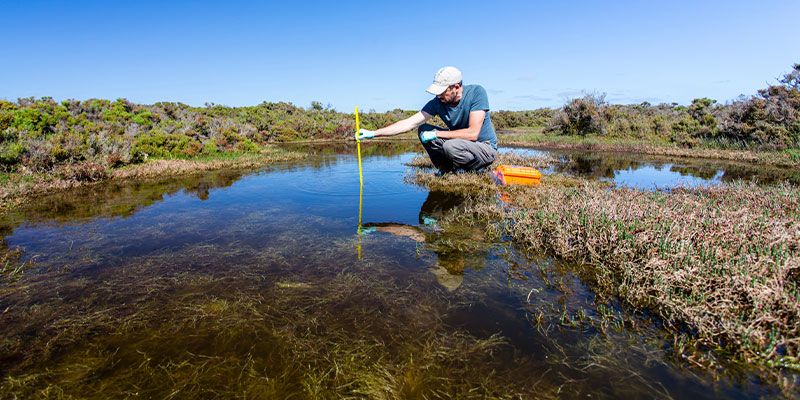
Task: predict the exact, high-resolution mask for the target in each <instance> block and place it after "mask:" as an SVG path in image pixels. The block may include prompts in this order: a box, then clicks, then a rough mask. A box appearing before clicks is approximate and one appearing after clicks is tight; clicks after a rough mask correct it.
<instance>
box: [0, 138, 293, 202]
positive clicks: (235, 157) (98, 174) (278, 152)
mask: <svg viewBox="0 0 800 400" xmlns="http://www.w3.org/2000/svg"><path fill="white" fill-rule="evenodd" d="M303 157H305V155H304V154H303V153H299V152H293V151H287V150H284V149H280V148H278V147H276V146H272V145H266V146H263V147H262V148H261V149H260V150H259V152H256V153H237V152H230V153H216V154H213V155H206V156H197V157H193V158H184V159H177V158H172V159H167V158H160V159H149V160H147V161H145V162H142V163H138V164H132V165H127V166H122V167H117V168H112V167H109V166H107V165H102V164H98V163H93V162H82V163H76V164H67V165H61V166H58V167H56V168H53V169H51V170H48V171H41V172H35V171H19V172H11V173H3V174H0V211H2V210H6V209H8V208H9V207H13V206H14V205H15V204H17V203H19V202H21V201H24V200H26V199H30V198H31V197H33V196H39V195H44V194H48V193H53V192H56V191H59V190H64V189H69V188H76V187H80V186H87V185H93V184H96V183H98V182H102V181H107V180H125V179H152V178H160V177H169V176H178V175H187V174H193V173H198V172H202V171H211V170H218V169H236V168H256V167H260V166H264V165H269V164H272V163H277V162H282V161H291V160H298V159H300V158H303Z"/></svg>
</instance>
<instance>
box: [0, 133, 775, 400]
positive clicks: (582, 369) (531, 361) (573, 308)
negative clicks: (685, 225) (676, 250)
mask: <svg viewBox="0 0 800 400" xmlns="http://www.w3.org/2000/svg"><path fill="white" fill-rule="evenodd" d="M345 150H347V149H345ZM370 151H371V152H370V153H369V154H371V155H370V156H368V157H367V158H365V160H364V179H365V187H364V195H363V210H362V219H363V224H362V228H361V229H362V231H363V230H366V232H362V234H360V235H359V234H357V231H359V228H358V200H359V199H358V197H359V186H358V175H357V171H358V169H357V166H356V160H355V158H354V157H352V155H347V154H336V153H337V152H336V151H331V152H330V153H332V154H323V155H319V156H316V157H314V158H313V159H312V160H310V161H305V162H304V163H302V164H293V165H283V166H278V167H271V168H269V169H266V170H263V171H254V172H251V173H242V172H236V173H233V172H224V171H223V172H215V173H209V174H206V175H203V176H196V177H193V178H191V179H185V180H167V181H161V182H157V181H150V182H140V183H131V184H126V185H116V184H106V185H104V186H99V187H93V188H84V189H81V190H79V191H74V192H68V193H62V194H59V195H57V196H52V197H48V198H43V199H40V200H37V201H36V202H32V203H31V204H28V205H26V206H25V208H24V209H22V210H19V211H18V212H16V213H15V214H13V215H7V216H6V218H5V221H4V224H3V228H2V232H3V235H4V239H3V243H2V246H3V250H2V251H3V254H4V257H5V260H6V261H5V262H6V265H7V266H11V265H17V266H22V268H21V269H20V270H19V271H17V272H16V273H14V274H6V276H5V277H4V281H3V283H2V286H0V313H1V314H0V324H1V325H2V327H3V331H2V334H1V336H0V376H2V381H0V398H14V397H17V398H122V397H126V398H127V397H130V398H233V397H243V398H298V399H305V398H339V397H362V398H420V399H421V398H428V399H430V398H534V397H535V398H577V397H588V396H591V397H592V398H716V397H728V398H752V397H759V396H764V395H766V396H770V395H779V394H780V393H781V392H780V389H779V388H778V387H777V386H774V385H772V384H768V383H763V382H761V381H760V380H759V379H758V378H757V377H755V375H753V374H751V373H749V372H748V371H744V370H738V369H736V368H730V369H728V370H726V371H704V370H700V369H698V368H695V367H693V366H692V365H691V364H690V363H688V362H687V361H686V360H683V359H682V358H681V357H680V356H679V355H675V354H673V353H672V351H671V343H670V341H669V340H667V339H666V338H667V336H666V334H665V333H664V332H663V331H662V330H660V328H659V327H658V322H657V321H653V320H652V319H649V318H648V317H647V315H643V314H641V313H638V314H637V313H632V312H629V311H627V310H625V309H624V308H623V307H620V306H619V305H618V304H616V303H615V301H614V300H613V299H598V298H596V297H595V295H594V294H593V293H592V291H591V290H590V289H589V288H588V287H587V286H586V285H585V284H584V283H583V282H581V280H580V279H579V278H578V276H579V275H580V267H578V266H574V265H566V264H563V263H560V262H558V261H557V260H552V259H550V258H548V257H546V256H541V255H535V254H522V253H521V252H519V251H518V250H516V249H515V248H514V247H513V246H511V245H510V244H509V243H507V242H505V241H504V240H503V238H502V237H495V236H494V235H493V234H492V232H493V229H492V227H491V226H490V225H487V224H485V223H480V222H473V223H469V224H462V225H459V224H455V223H448V222H447V221H449V220H450V218H449V216H452V214H453V213H458V212H459V210H460V208H459V206H460V205H462V203H463V202H464V201H465V200H464V199H461V198H454V197H452V196H449V195H446V194H443V193H437V192H430V193H429V192H427V191H425V190H423V189H421V188H419V187H414V186H411V185H408V184H406V183H404V182H403V176H404V174H405V173H406V171H407V170H408V168H409V167H407V166H405V165H404V163H405V162H408V161H409V160H410V159H411V158H412V157H413V156H414V154H411V153H408V152H406V150H405V149H397V148H390V149H388V150H387V149H384V150H381V149H380V148H377V149H371V150H370ZM351 154H352V153H351ZM370 228H371V229H370Z"/></svg>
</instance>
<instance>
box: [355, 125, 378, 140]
mask: <svg viewBox="0 0 800 400" xmlns="http://www.w3.org/2000/svg"><path fill="white" fill-rule="evenodd" d="M374 137H375V131H370V130H367V129H364V128H361V129H359V130H358V134H356V140H365V139H372V138H374Z"/></svg>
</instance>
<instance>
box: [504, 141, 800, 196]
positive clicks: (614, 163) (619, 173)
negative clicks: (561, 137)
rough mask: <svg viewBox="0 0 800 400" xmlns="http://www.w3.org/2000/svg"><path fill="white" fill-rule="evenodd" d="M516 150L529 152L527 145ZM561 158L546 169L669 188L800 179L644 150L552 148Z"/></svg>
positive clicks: (768, 169)
mask: <svg viewBox="0 0 800 400" xmlns="http://www.w3.org/2000/svg"><path fill="white" fill-rule="evenodd" d="M515 151H521V152H525V150H523V149H515ZM551 154H552V155H554V156H556V157H557V158H558V160H559V162H557V163H556V164H555V165H553V166H552V168H551V169H549V170H547V171H545V172H549V173H552V172H557V173H564V174H570V175H578V176H583V177H588V178H592V179H600V180H606V181H610V182H613V183H615V184H616V185H618V186H628V187H635V188H640V189H647V190H652V189H656V188H658V189H668V188H673V187H676V186H697V185H714V184H719V183H720V182H734V181H740V180H744V181H749V180H757V181H758V182H760V183H766V184H773V183H780V182H792V183H800V171H795V170H791V169H787V168H778V167H772V166H759V165H753V164H747V163H736V162H728V161H721V160H705V159H675V158H666V157H658V156H647V155H640V154H621V153H605V152H603V153H586V152H555V151H554V152H552V153H551Z"/></svg>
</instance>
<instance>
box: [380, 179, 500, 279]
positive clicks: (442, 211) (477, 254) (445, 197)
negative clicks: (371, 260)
mask: <svg viewBox="0 0 800 400" xmlns="http://www.w3.org/2000/svg"><path fill="white" fill-rule="evenodd" d="M463 201H464V199H463V198H461V197H459V196H453V195H451V194H449V193H444V192H429V193H428V198H427V199H425V202H424V203H422V208H421V209H420V211H419V222H420V225H434V226H435V227H436V228H435V229H431V227H430V226H429V227H428V228H425V229H423V228H420V227H419V226H412V225H405V224H398V223H392V222H389V223H370V224H364V228H366V229H368V232H371V231H373V230H374V231H378V232H384V233H389V234H392V235H396V236H403V237H407V238H409V239H411V240H413V241H415V242H417V243H425V244H426V246H425V247H426V248H428V249H429V250H430V251H433V252H434V253H436V256H437V262H436V265H435V266H433V267H432V268H431V269H430V272H431V273H432V274H433V275H434V277H436V281H437V282H439V284H440V285H442V286H443V287H444V288H445V289H447V290H448V291H451V292H452V291H453V290H456V289H457V288H458V287H459V286H461V283H462V282H463V281H464V270H465V269H466V268H467V264H468V262H467V259H466V257H465V256H470V258H471V259H472V260H471V261H472V262H471V263H470V264H473V265H472V267H473V268H475V269H479V268H480V265H474V264H475V263H476V262H477V263H479V264H481V263H482V262H483V260H484V258H485V254H484V250H483V249H481V246H471V247H474V249H475V250H476V251H474V252H473V251H469V252H468V254H465V253H464V251H463V249H460V248H458V246H456V247H453V244H452V243H451V240H450V239H453V238H455V239H456V241H459V242H460V241H463V240H464V238H463V237H461V236H463V233H462V232H452V231H448V228H447V227H445V230H444V231H442V230H441V228H442V227H439V226H438V224H437V220H440V219H442V218H443V217H444V216H445V215H447V213H449V212H450V211H451V210H453V209H454V208H455V207H457V206H458V205H460V204H461V203H462V202H463ZM443 239H445V240H443ZM472 239H473V238H470V243H476V244H477V243H478V242H479V241H480V238H474V240H475V242H472V241H471V240H472Z"/></svg>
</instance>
